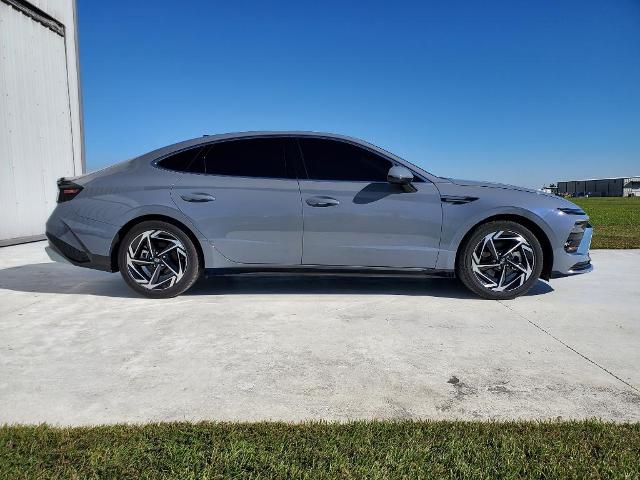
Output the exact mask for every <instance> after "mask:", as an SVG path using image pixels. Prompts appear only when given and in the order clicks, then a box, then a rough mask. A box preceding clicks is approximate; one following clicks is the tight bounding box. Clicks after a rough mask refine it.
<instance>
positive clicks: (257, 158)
mask: <svg viewBox="0 0 640 480" xmlns="http://www.w3.org/2000/svg"><path fill="white" fill-rule="evenodd" d="M204 173H207V174H209V175H233V176H238V177H266V178H287V168H286V165H285V152H284V141H283V140H281V139H279V138H253V139H248V140H232V141H228V142H220V143H214V144H213V145H211V147H210V148H209V150H208V151H207V152H206V153H205V155H204Z"/></svg>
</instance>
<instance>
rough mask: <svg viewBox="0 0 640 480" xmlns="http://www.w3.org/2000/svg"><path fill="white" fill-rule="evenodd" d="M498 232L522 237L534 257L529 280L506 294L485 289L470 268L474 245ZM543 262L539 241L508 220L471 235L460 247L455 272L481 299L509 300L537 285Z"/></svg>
mask: <svg viewBox="0 0 640 480" xmlns="http://www.w3.org/2000/svg"><path fill="white" fill-rule="evenodd" d="M500 230H510V231H513V232H516V233H519V234H520V235H522V236H523V237H524V238H526V239H527V242H529V246H530V247H531V248H532V250H533V253H534V255H535V265H534V268H533V272H532V273H531V276H530V277H529V279H528V280H527V281H526V282H525V283H524V284H522V285H521V286H519V287H518V288H515V289H513V290H509V291H507V292H494V291H492V290H489V289H488V288H487V287H485V286H484V285H482V283H480V281H479V280H478V279H477V278H476V276H475V274H474V273H473V270H472V268H471V263H472V255H473V251H474V249H475V247H476V245H477V244H478V243H479V242H480V240H481V239H482V238H484V237H485V236H486V235H488V234H489V233H491V232H497V231H500ZM543 261H544V259H543V252H542V246H541V245H540V241H539V240H538V238H537V237H536V236H535V235H534V234H533V232H531V230H529V229H528V228H526V227H525V226H523V225H522V224H520V223H517V222H513V221H509V220H498V221H494V222H489V223H485V224H483V225H480V226H479V227H478V228H477V229H476V230H475V231H474V232H473V233H472V234H471V236H470V237H469V238H468V239H467V241H466V242H465V243H464V245H463V247H462V255H461V256H460V259H459V261H458V263H457V265H456V271H457V274H458V277H459V278H460V279H461V280H462V282H463V283H464V284H465V285H466V286H467V287H468V288H469V289H470V290H471V291H473V292H474V293H476V294H477V295H479V296H481V297H482V298H486V299H490V300H509V299H512V298H515V297H518V296H520V295H524V294H525V293H527V292H528V291H529V290H530V289H531V287H533V286H534V285H535V284H536V283H537V281H538V279H539V278H540V273H541V272H542V265H543Z"/></svg>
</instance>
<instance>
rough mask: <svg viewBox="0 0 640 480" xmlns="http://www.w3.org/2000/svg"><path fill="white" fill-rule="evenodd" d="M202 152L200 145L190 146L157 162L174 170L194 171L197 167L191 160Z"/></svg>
mask: <svg viewBox="0 0 640 480" xmlns="http://www.w3.org/2000/svg"><path fill="white" fill-rule="evenodd" d="M201 152H202V147H196V148H190V149H188V150H182V151H180V152H178V153H174V154H173V155H169V156H168V157H166V158H163V159H162V160H160V161H159V162H158V166H160V167H162V168H166V169H168V170H175V171H176V172H195V171H197V170H198V169H197V167H196V166H195V162H194V161H193V160H194V159H195V158H197V157H198V156H199V155H200V153H201Z"/></svg>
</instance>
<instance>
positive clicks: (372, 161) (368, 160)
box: [300, 138, 393, 182]
mask: <svg viewBox="0 0 640 480" xmlns="http://www.w3.org/2000/svg"><path fill="white" fill-rule="evenodd" d="M300 147H301V149H302V157H303V159H304V163H305V166H306V169H307V173H308V175H309V179H310V180H341V181H351V182H386V181H387V173H389V169H390V168H391V167H392V166H393V164H392V163H391V161H389V160H387V159H386V158H383V157H381V156H380V155H377V154H375V153H373V152H370V151H369V150H366V149H364V148H361V147H358V146H356V145H352V144H350V143H345V142H340V141H336V140H328V139H321V138H300Z"/></svg>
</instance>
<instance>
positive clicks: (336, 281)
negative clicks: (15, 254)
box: [0, 263, 553, 300]
mask: <svg viewBox="0 0 640 480" xmlns="http://www.w3.org/2000/svg"><path fill="white" fill-rule="evenodd" d="M0 289H6V290H14V291H19V292H35V293H61V294H74V295H94V296H103V297H118V298H140V296H139V295H137V294H136V293H135V292H133V291H132V290H130V289H129V287H127V285H126V284H125V283H124V280H122V277H121V276H120V274H116V273H107V272H100V271H96V270H90V269H87V268H79V267H73V266H70V265H65V264H61V263H36V264H29V265H21V266H17V267H11V268H5V269H3V270H0ZM552 291H553V288H552V287H551V286H550V285H549V284H547V283H545V282H542V281H539V282H538V283H537V284H536V285H535V286H534V287H533V288H532V289H531V290H530V291H529V292H528V293H527V296H533V295H544V294H546V293H549V292H552ZM249 294H251V295H256V294H257V295H261V294H263V295H270V294H287V295H296V294H300V295H323V294H344V295H406V296H424V297H445V298H461V299H478V300H480V298H479V297H477V296H475V295H474V294H472V293H471V292H469V291H468V290H467V289H466V288H465V287H464V286H463V285H462V284H461V283H460V282H459V281H457V280H455V279H420V278H418V279H413V278H388V277H387V278H369V277H331V276H318V277H313V276H298V275H296V276H273V275H272V276H243V277H210V278H203V279H201V280H199V281H198V282H197V283H196V284H195V285H194V286H193V287H192V288H191V289H190V290H189V291H187V292H186V293H185V294H184V295H186V296H189V297H194V296H204V295H249Z"/></svg>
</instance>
